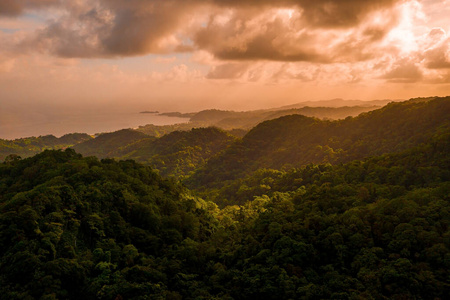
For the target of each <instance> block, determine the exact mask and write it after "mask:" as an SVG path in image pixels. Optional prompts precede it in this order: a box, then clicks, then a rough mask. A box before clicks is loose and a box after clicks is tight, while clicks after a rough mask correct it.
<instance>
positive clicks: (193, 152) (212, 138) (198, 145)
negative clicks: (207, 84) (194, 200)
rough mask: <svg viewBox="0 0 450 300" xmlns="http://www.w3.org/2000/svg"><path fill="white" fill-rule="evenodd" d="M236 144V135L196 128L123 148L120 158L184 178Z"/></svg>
mask: <svg viewBox="0 0 450 300" xmlns="http://www.w3.org/2000/svg"><path fill="white" fill-rule="evenodd" d="M234 141H235V138H234V137H233V136H231V135H230V134H228V133H226V132H225V131H223V130H220V129H218V128H214V127H209V128H195V129H192V130H190V131H175V132H172V133H169V134H166V135H164V136H162V137H160V138H159V139H155V140H151V139H145V140H141V141H139V142H136V143H134V144H131V145H129V146H127V147H125V148H123V149H122V151H121V153H119V154H118V156H119V157H121V158H127V159H134V160H136V161H139V162H143V163H146V164H148V165H150V166H152V167H153V168H156V169H157V170H159V171H160V172H161V174H162V175H164V176H168V175H173V176H176V177H181V176H185V175H188V174H190V173H192V172H193V171H195V170H196V169H197V168H199V167H201V166H203V165H204V164H205V163H206V161H207V160H208V159H209V158H211V157H212V156H214V155H216V154H217V153H218V152H220V151H222V150H224V149H226V148H227V147H228V146H229V145H230V144H231V143H232V142H234Z"/></svg>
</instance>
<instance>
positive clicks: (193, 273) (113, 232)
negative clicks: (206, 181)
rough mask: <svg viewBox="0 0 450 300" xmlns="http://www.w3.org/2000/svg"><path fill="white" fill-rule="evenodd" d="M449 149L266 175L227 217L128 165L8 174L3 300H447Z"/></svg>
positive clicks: (76, 159)
mask: <svg viewBox="0 0 450 300" xmlns="http://www.w3.org/2000/svg"><path fill="white" fill-rule="evenodd" d="M449 146H450V134H449V132H448V131H446V132H442V133H441V134H440V135H437V136H435V137H434V138H433V140H432V141H430V142H429V143H426V144H422V145H421V146H419V147H417V148H412V149H410V150H407V151H404V152H401V153H397V154H389V155H384V156H380V157H374V158H372V159H370V160H367V161H365V162H362V161H353V162H351V163H348V164H344V165H338V166H332V165H329V164H327V165H308V166H306V167H303V168H300V169H293V170H289V171H283V172H280V173H277V172H278V171H270V170H266V171H265V173H264V172H262V173H260V174H259V178H258V177H257V178H255V179H250V178H248V179H245V180H244V182H242V183H241V186H244V185H245V186H246V187H245V188H243V189H242V190H241V191H239V192H237V193H235V197H238V198H240V199H242V202H241V203H243V204H242V205H241V206H227V207H225V208H223V209H219V208H217V206H216V205H215V204H214V203H211V202H204V201H202V200H200V199H197V198H194V197H192V196H190V195H189V192H188V191H187V190H184V189H183V188H182V187H180V186H179V185H177V184H174V183H171V182H168V181H165V180H163V179H161V178H160V177H159V176H158V175H157V174H155V173H154V172H153V171H152V170H151V169H150V168H149V167H145V166H143V165H140V164H137V163H135V162H133V161H121V162H116V161H113V160H111V159H107V160H102V161H99V160H97V159H96V158H93V157H88V158H82V157H81V156H80V155H78V154H75V153H74V152H73V150H70V149H69V150H66V151H65V152H61V151H45V152H43V153H42V154H39V155H37V156H35V157H33V158H28V159H25V160H16V161H10V162H8V163H3V164H1V165H0V243H1V247H0V255H1V259H0V295H1V296H0V298H2V299H27V298H29V299H31V298H42V299H258V298H261V299H446V296H447V295H448V294H449V292H450V282H449V280H448V278H449V275H450V274H449V270H450V265H449V260H448V257H449V255H450V251H449V248H450V243H449V241H450V239H449V238H450V232H449V225H450V224H449V223H450V217H449V216H450V214H449V213H450V207H449V203H450V198H449V195H450V193H449V192H450V181H449V180H450V171H449V170H450V159H449V155H448V149H449ZM232 194H234V192H232ZM224 196H226V195H225V194H224ZM230 199H231V198H230ZM248 199H250V200H249V201H246V200H248ZM236 202H239V201H236Z"/></svg>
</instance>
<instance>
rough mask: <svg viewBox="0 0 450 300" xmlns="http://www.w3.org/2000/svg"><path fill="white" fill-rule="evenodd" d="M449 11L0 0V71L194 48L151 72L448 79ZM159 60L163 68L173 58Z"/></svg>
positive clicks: (160, 0)
mask: <svg viewBox="0 0 450 300" xmlns="http://www.w3.org/2000/svg"><path fill="white" fill-rule="evenodd" d="M437 8H439V12H437V11H436V9H437ZM445 12H448V13H450V1H448V0H423V1H419V0H367V1H361V0H316V1H310V0H278V1H273V0H1V1H0V73H2V72H3V73H4V74H6V73H9V74H13V73H14V72H21V74H24V73H26V72H25V68H26V66H29V65H30V64H32V63H31V62H30V61H40V60H42V58H39V59H35V60H33V59H32V57H38V56H42V57H45V58H44V60H48V58H49V57H50V58H54V60H55V61H57V64H64V62H71V61H73V60H74V59H75V60H77V59H87V60H89V61H98V60H102V61H109V62H112V63H115V61H117V60H122V59H127V58H131V57H140V56H145V55H149V54H158V55H170V56H171V57H173V56H174V55H176V56H179V55H181V54H188V55H189V57H190V58H189V59H186V60H185V61H177V64H175V63H174V64H173V65H171V67H170V69H169V70H165V71H162V72H158V71H155V70H150V71H149V72H148V74H149V75H148V76H149V77H151V78H152V79H154V80H162V81H164V80H165V81H170V80H178V81H180V82H184V81H186V80H198V81H201V80H209V81H210V82H221V81H227V82H228V81H232V82H235V83H236V82H238V83H244V82H246V83H255V82H260V83H264V84H283V83H286V82H300V83H305V84H306V83H308V84H313V83H314V84H316V83H317V84H318V85H320V84H323V85H326V84H335V85H339V84H345V85H350V86H351V85H353V86H355V85H360V86H365V87H369V86H370V87H374V86H375V85H376V84H377V83H378V84H382V83H389V84H397V85H405V84H417V83H422V84H448V83H449V82H450V37H449V35H448V32H449V30H450V21H449V20H448V17H445V16H446V13H445ZM30 16H31V17H30ZM30 18H31V19H32V20H33V21H35V22H36V23H37V24H38V25H37V26H36V28H34V30H22V29H21V28H20V26H15V27H14V28H12V27H11V28H10V29H8V28H6V29H3V30H2V27H6V26H5V25H4V26H2V25H1V24H2V22H3V24H6V21H8V22H16V23H17V24H20V22H24V21H25V20H27V21H29V20H30ZM36 20H37V21H36ZM431 23H432V24H433V26H429V24H431ZM172 62H173V60H170V62H169V64H171V63H172ZM153 63H154V64H153V67H154V68H156V67H157V66H158V64H167V59H166V58H161V59H160V60H155V61H153ZM149 68H151V67H149ZM119 69H120V68H119ZM58 70H59V69H58ZM77 70H78V69H77ZM14 74H15V76H18V75H17V74H19V73H14ZM83 74H84V73H83ZM23 76H25V75H23ZM123 76H124V77H127V76H126V75H123ZM133 76H134V75H133ZM139 76H142V74H139ZM135 77H136V76H135ZM135 77H134V78H135ZM130 78H131V77H130Z"/></svg>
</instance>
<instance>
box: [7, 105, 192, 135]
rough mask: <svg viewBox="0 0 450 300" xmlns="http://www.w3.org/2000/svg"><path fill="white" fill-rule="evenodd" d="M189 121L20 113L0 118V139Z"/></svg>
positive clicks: (145, 116)
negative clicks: (22, 114) (21, 114)
mask: <svg viewBox="0 0 450 300" xmlns="http://www.w3.org/2000/svg"><path fill="white" fill-rule="evenodd" d="M188 121H189V119H187V118H176V117H168V116H160V115H158V114H142V113H138V112H136V113H95V114H64V115H58V114H53V115H49V114H39V113H35V114H27V115H26V116H25V115H24V116H20V115H17V114H14V115H13V114H9V115H8V114H1V115H0V139H8V140H12V139H17V138H24V137H31V136H41V135H48V134H52V135H54V136H56V137H60V136H62V135H64V134H67V133H74V132H78V133H87V134H96V133H102V132H113V131H116V130H120V129H124V128H137V127H139V126H143V125H147V124H154V125H171V124H178V123H186V122H188Z"/></svg>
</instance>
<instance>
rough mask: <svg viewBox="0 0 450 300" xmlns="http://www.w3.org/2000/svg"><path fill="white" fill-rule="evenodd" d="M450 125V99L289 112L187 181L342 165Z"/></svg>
mask: <svg viewBox="0 0 450 300" xmlns="http://www.w3.org/2000/svg"><path fill="white" fill-rule="evenodd" d="M449 127H450V97H447V98H433V99H431V100H430V99H416V100H410V101H406V102H400V103H391V104H389V105H387V106H385V107H383V108H381V109H378V110H375V111H371V112H368V113H364V114H361V115H359V116H358V117H355V118H351V117H348V118H346V119H344V120H337V121H323V120H319V119H314V118H309V117H305V116H301V115H291V116H285V117H281V118H278V119H275V120H270V121H266V122H263V123H261V124H259V125H257V126H256V127H255V128H253V129H252V130H251V131H250V132H249V133H248V134H247V135H245V136H244V137H243V139H242V140H239V141H237V142H236V143H235V144H233V145H232V146H231V147H229V149H227V150H226V151H225V152H224V153H223V154H222V155H220V156H218V157H214V158H213V159H211V160H210V161H208V163H207V164H206V166H205V167H204V168H202V169H200V170H199V171H197V173H196V174H194V176H193V177H192V178H191V179H189V180H188V181H187V183H188V184H189V186H191V187H196V186H199V187H205V186H210V187H212V186H220V185H222V184H223V183H224V181H226V180H233V179H236V178H239V177H242V176H245V175H248V174H250V173H251V172H252V171H255V170H257V169H259V168H274V169H281V168H289V167H292V166H294V167H298V166H302V165H306V164H309V163H316V164H317V163H332V164H337V163H343V162H348V161H351V160H354V159H363V158H365V157H370V156H375V155H381V154H383V153H389V152H396V151H402V150H404V149H407V148H409V147H413V146H416V145H419V144H420V143H423V142H426V141H427V140H429V139H430V138H431V137H432V136H433V135H434V134H436V133H437V132H439V131H440V130H448V128H449Z"/></svg>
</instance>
